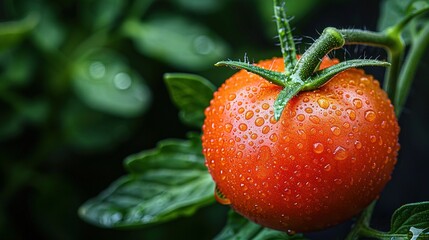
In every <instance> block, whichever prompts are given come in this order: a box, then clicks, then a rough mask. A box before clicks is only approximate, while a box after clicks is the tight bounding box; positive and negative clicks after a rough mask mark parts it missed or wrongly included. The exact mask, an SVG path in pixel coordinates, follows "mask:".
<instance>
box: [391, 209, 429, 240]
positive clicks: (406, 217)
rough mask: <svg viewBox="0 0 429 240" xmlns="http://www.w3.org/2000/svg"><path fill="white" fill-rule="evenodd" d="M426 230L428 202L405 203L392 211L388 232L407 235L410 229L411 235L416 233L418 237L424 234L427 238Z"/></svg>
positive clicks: (428, 223)
mask: <svg viewBox="0 0 429 240" xmlns="http://www.w3.org/2000/svg"><path fill="white" fill-rule="evenodd" d="M411 229H412V230H413V231H411ZM419 229H420V230H422V231H419ZM427 230H429V202H419V203H411V204H406V205H404V206H402V207H400V208H398V209H397V210H396V211H395V212H394V213H393V216H392V221H391V229H390V231H389V233H393V234H404V235H408V234H409V233H410V231H411V232H413V233H412V234H413V236H414V234H415V233H418V234H419V235H420V237H422V236H423V235H424V236H425V237H427V238H429V233H428V231H427ZM415 239H417V238H415ZM418 239H420V238H418Z"/></svg>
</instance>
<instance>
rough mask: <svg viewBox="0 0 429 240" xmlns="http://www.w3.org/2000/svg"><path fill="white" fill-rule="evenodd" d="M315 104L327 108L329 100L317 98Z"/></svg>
mask: <svg viewBox="0 0 429 240" xmlns="http://www.w3.org/2000/svg"><path fill="white" fill-rule="evenodd" d="M317 104H319V106H320V107H321V108H324V109H327V108H328V107H329V102H328V100H326V99H325V98H319V99H317Z"/></svg>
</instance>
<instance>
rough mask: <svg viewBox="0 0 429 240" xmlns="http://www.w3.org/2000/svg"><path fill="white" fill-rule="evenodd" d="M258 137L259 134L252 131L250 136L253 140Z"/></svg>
mask: <svg viewBox="0 0 429 240" xmlns="http://www.w3.org/2000/svg"><path fill="white" fill-rule="evenodd" d="M257 137H258V134H256V133H252V134H251V135H250V138H251V139H253V140H255V139H256V138H257Z"/></svg>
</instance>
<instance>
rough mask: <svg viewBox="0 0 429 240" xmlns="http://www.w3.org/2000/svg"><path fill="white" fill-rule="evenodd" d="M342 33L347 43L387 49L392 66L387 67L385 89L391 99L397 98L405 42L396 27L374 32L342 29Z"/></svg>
mask: <svg viewBox="0 0 429 240" xmlns="http://www.w3.org/2000/svg"><path fill="white" fill-rule="evenodd" d="M340 32H341V34H343V37H344V39H345V41H346V43H345V44H348V45H351V44H365V45H369V46H375V47H382V48H384V49H385V50H386V51H387V58H388V62H390V64H391V65H390V68H387V69H386V77H385V81H384V86H383V88H384V90H385V91H386V92H387V94H388V96H389V98H390V99H395V92H396V86H397V84H396V82H397V79H398V76H399V72H400V69H401V68H400V65H401V61H402V58H403V53H404V49H405V43H404V41H403V40H402V38H401V35H400V33H399V32H398V31H397V30H396V28H392V29H388V30H387V31H385V32H372V31H366V30H357V29H342V30H340Z"/></svg>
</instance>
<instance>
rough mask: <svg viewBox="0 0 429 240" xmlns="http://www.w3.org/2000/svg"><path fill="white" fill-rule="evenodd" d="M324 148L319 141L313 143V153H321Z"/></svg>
mask: <svg viewBox="0 0 429 240" xmlns="http://www.w3.org/2000/svg"><path fill="white" fill-rule="evenodd" d="M323 150H324V147H323V144H321V143H315V144H313V151H314V152H315V153H322V152H323Z"/></svg>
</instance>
